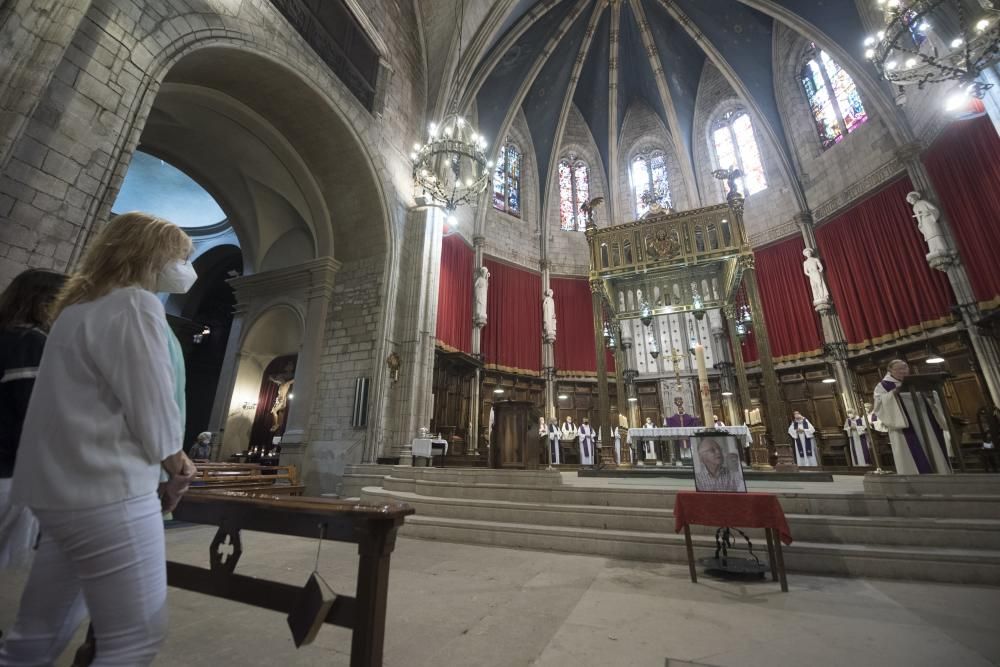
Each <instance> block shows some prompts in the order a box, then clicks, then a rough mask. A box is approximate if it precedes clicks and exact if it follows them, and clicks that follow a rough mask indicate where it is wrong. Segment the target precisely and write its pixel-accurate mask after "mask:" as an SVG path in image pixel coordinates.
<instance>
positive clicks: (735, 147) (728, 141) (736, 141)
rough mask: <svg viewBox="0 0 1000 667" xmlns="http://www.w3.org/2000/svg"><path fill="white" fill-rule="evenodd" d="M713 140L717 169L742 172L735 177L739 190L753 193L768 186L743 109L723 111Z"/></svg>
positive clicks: (748, 118)
mask: <svg viewBox="0 0 1000 667" xmlns="http://www.w3.org/2000/svg"><path fill="white" fill-rule="evenodd" d="M712 143H713V144H714V145H715V158H716V160H717V162H718V165H719V168H720V169H733V168H734V167H735V168H737V169H739V170H740V171H742V172H743V177H742V178H740V179H738V180H737V183H738V185H737V187H738V189H739V190H741V191H743V192H744V193H745V194H748V195H752V194H754V193H756V192H760V191H761V190H765V189H767V176H766V175H765V174H764V162H763V160H762V159H761V156H760V149H759V148H758V147H757V138H756V137H755V136H754V132H753V125H752V124H751V122H750V115H749V114H748V113H747V112H746V111H744V110H742V109H737V110H734V111H729V112H727V113H725V114H723V115H722V117H721V118H719V120H717V121H716V122H715V125H714V126H713V129H712Z"/></svg>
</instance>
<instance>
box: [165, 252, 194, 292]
mask: <svg viewBox="0 0 1000 667" xmlns="http://www.w3.org/2000/svg"><path fill="white" fill-rule="evenodd" d="M197 279H198V274H197V273H196V272H195V270H194V267H193V266H191V262H189V261H188V260H186V259H185V260H180V259H179V260H177V261H175V262H168V263H167V265H166V266H165V267H163V268H162V269H161V270H160V273H159V275H157V276H156V291H157V292H167V293H168V294H186V293H187V291H188V290H189V289H191V286H192V285H194V281H196V280H197Z"/></svg>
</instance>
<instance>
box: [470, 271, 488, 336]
mask: <svg viewBox="0 0 1000 667" xmlns="http://www.w3.org/2000/svg"><path fill="white" fill-rule="evenodd" d="M489 287H490V271H489V269H487V268H486V267H485V266H481V267H479V270H478V271H476V281H475V283H473V286H472V291H473V296H472V323H473V324H474V325H476V326H477V327H484V326H486V292H487V291H488V290H489Z"/></svg>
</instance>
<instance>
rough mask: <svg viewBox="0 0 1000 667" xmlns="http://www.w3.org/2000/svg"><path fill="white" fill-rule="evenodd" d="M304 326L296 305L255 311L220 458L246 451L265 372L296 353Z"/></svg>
mask: <svg viewBox="0 0 1000 667" xmlns="http://www.w3.org/2000/svg"><path fill="white" fill-rule="evenodd" d="M305 325H306V323H305V318H304V315H303V313H302V312H301V310H300V309H299V308H298V307H296V305H295V304H292V303H288V302H284V301H281V300H276V301H275V302H273V303H271V304H269V305H267V306H265V307H263V308H262V309H261V310H260V311H258V313H257V314H256V316H255V317H254V318H253V320H252V321H251V323H250V325H249V326H248V327H247V328H246V329H245V330H244V333H243V335H242V336H241V337H240V353H239V358H238V364H237V367H236V369H235V374H234V375H235V381H234V383H233V388H232V392H231V398H230V401H229V406H228V410H227V414H226V419H225V431H224V439H223V442H222V450H221V454H222V457H223V458H226V457H228V456H229V455H230V454H233V453H235V452H239V451H243V450H245V449H246V445H247V443H248V442H249V437H250V428H251V426H252V424H253V418H254V415H253V412H254V410H255V409H256V402H257V395H258V392H259V389H260V385H261V382H262V380H263V377H264V369H265V368H267V365H268V364H269V363H270V362H271V361H272V360H274V359H276V358H277V357H281V356H285V355H290V354H298V353H299V349H300V347H301V344H302V337H303V335H304V332H305ZM297 374H298V370H296V375H297ZM249 405H254V406H255V407H254V408H249V407H248V406H249ZM293 409H294V408H293Z"/></svg>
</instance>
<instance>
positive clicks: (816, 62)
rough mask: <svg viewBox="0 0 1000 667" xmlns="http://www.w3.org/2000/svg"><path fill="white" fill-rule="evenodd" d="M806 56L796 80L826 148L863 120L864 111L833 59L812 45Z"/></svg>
mask: <svg viewBox="0 0 1000 667" xmlns="http://www.w3.org/2000/svg"><path fill="white" fill-rule="evenodd" d="M807 57H808V60H807V61H806V64H805V65H803V66H802V72H801V75H800V79H801V80H802V87H803V88H804V89H805V91H806V99H808V100H809V110H810V112H811V113H812V117H813V122H814V123H815V125H816V132H817V133H818V134H819V140H820V143H821V144H823V148H829V147H830V146H833V145H834V144H835V143H838V142H840V141H842V140H843V138H844V137H845V136H847V135H848V134H850V133H851V132H853V131H854V130H856V129H857V128H858V127H859V126H860V125H861V124H863V123H864V122H865V121H867V120H868V114H867V112H865V106H864V104H862V102H861V95H860V94H859V93H858V88H857V86H855V85H854V80H853V79H852V78H851V75H850V74H848V73H847V72H846V71H844V69H843V68H842V67H841V66H840V65H838V64H837V63H836V62H835V61H834V60H833V58H831V57H830V56H829V55H827V54H826V52H825V51H822V50H820V49H818V48H816V45H815V44H813V45H811V46H810V48H809V53H808V55H807Z"/></svg>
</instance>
